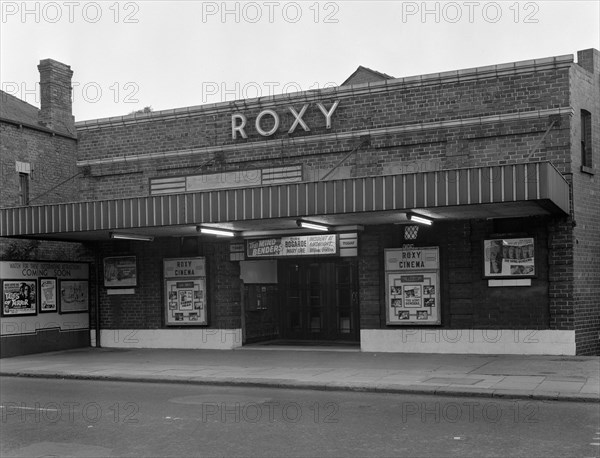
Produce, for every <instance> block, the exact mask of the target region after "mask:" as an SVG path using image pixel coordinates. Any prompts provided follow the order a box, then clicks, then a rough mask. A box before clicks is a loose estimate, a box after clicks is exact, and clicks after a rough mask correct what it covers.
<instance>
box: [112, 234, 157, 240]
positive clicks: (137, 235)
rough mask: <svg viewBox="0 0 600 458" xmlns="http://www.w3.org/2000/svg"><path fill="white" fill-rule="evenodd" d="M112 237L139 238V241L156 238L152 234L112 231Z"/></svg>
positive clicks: (123, 238) (121, 238) (117, 238)
mask: <svg viewBox="0 0 600 458" xmlns="http://www.w3.org/2000/svg"><path fill="white" fill-rule="evenodd" d="M110 238H111V239H115V240H137V241H139V242H152V241H153V240H154V237H153V236H151V235H139V234H123V233H120V232H111V233H110Z"/></svg>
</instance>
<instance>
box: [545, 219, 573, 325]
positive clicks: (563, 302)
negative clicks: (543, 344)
mask: <svg viewBox="0 0 600 458" xmlns="http://www.w3.org/2000/svg"><path fill="white" fill-rule="evenodd" d="M573 279H574V275H573V224H572V220H571V218H568V219H564V220H556V221H554V222H553V223H552V224H550V225H549V226H548V283H549V284H548V293H549V296H550V329H560V330H572V329H574V324H575V309H574V307H575V300H574V296H573Z"/></svg>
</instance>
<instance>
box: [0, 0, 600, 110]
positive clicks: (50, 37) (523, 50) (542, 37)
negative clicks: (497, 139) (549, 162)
mask: <svg viewBox="0 0 600 458" xmlns="http://www.w3.org/2000/svg"><path fill="white" fill-rule="evenodd" d="M0 5H1V21H0V82H1V89H2V90H3V91H5V92H8V93H9V94H12V95H14V96H16V97H19V98H20V99H22V100H25V101H26V102H28V103H30V104H32V105H35V106H38V107H39V87H38V82H39V73H38V69H37V65H38V64H39V61H40V60H42V59H46V58H52V59H55V60H58V61H60V62H63V63H65V64H67V65H70V66H71V69H72V70H73V72H74V75H73V114H74V116H75V119H76V121H83V120H89V119H97V118H105V117H111V116H122V115H126V114H129V113H131V112H132V111H135V110H140V109H143V108H144V107H147V106H150V107H152V109H153V110H155V111H157V110H166V109H172V108H179V107H186V106H194V105H202V104H206V103H217V102H223V101H228V100H234V99H243V98H253V97H258V96H268V95H272V94H280V93H282V92H295V91H299V90H309V89H318V88H322V87H326V86H328V85H339V84H340V83H342V82H343V81H344V80H345V79H346V78H347V77H349V76H350V75H351V74H352V73H353V72H354V71H355V70H356V68H357V67H358V66H359V65H362V66H365V67H368V68H371V69H374V70H377V71H380V72H383V73H387V74H388V75H391V76H394V77H398V78H399V77H405V76H413V75H421V74H428V73H437V72H443V71H450V70H458V69H463V68H473V67H480V66H485V65H493V64H500V63H506V62H516V61H520V60H528V59H535V58H543V57H550V56H560V55H565V54H574V55H575V59H576V54H577V51H578V50H583V49H588V48H596V49H599V48H600V2H599V1H597V0H590V1H557V0H552V1H513V0H510V1H496V2H493V1H456V2H421V1H415V2H413V1H319V2H317V1H314V0H309V1H296V2H294V1H271V0H266V1H255V2H221V1H215V2H212V1H208V2H205V1H168V2H167V1H123V2H117V1H114V0H109V1H71V0H68V1H50V2H45V1H44V2H34V1H32V2H23V1H4V0H1V1H0Z"/></svg>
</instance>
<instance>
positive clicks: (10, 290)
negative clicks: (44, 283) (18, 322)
mask: <svg viewBox="0 0 600 458" xmlns="http://www.w3.org/2000/svg"><path fill="white" fill-rule="evenodd" d="M36 283H37V282H36V281H35V280H4V281H2V315H4V316H14V315H36V314H37V288H36Z"/></svg>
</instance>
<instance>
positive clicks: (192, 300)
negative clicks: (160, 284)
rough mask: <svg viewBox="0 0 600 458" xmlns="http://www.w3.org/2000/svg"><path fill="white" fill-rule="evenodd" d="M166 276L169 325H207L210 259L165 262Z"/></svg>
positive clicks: (180, 259) (166, 302) (166, 316)
mask: <svg viewBox="0 0 600 458" xmlns="http://www.w3.org/2000/svg"><path fill="white" fill-rule="evenodd" d="M163 273H164V286H165V322H166V324H167V326H184V325H185V326H200V325H207V324H208V317H207V313H206V310H207V301H206V259H205V258H177V259H164V260H163Z"/></svg>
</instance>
